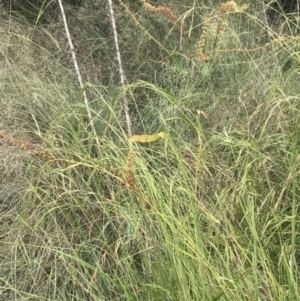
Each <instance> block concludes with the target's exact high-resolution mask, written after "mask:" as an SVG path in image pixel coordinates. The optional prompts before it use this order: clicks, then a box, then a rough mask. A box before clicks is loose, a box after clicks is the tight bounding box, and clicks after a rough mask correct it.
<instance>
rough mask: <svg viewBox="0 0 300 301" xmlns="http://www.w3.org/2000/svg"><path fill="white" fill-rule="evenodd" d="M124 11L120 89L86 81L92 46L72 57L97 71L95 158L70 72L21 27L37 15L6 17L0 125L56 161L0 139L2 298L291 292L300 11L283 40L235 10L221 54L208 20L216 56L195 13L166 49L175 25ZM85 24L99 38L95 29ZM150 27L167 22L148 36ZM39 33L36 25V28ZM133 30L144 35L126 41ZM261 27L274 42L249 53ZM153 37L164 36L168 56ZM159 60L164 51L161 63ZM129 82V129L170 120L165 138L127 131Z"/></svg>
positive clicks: (295, 269) (287, 296) (265, 296)
mask: <svg viewBox="0 0 300 301" xmlns="http://www.w3.org/2000/svg"><path fill="white" fill-rule="evenodd" d="M170 7H172V10H173V11H174V14H176V15H178V16H180V15H182V16H185V18H186V20H188V19H189V18H191V19H193V20H194V22H198V21H199V20H198V21H197V16H198V15H201V16H203V20H204V16H205V15H206V20H208V18H209V17H208V15H207V13H208V12H209V13H211V14H212V16H214V17H212V19H216V18H215V17H216V16H217V12H218V6H217V5H214V4H213V3H211V2H210V3H209V8H205V9H204V7H203V5H202V2H201V1H198V2H197V1H196V2H195V5H194V10H192V9H191V7H188V6H186V7H183V6H179V5H178V6H175V5H174V6H171V4H170ZM129 8H130V7H129ZM85 9H89V8H88V7H87V8H85ZM122 9H124V8H122V6H120V7H117V8H116V10H117V14H118V11H119V13H120V12H122V14H123V16H124V18H123V19H122V20H120V23H121V24H122V25H124V23H126V22H127V23H126V26H127V27H128V28H126V30H125V29H124V28H125V27H124V26H123V27H122V29H123V30H124V32H123V33H122V34H121V35H120V38H121V45H122V46H121V48H122V47H125V46H128V52H125V50H124V48H123V51H124V57H123V60H124V62H125V68H128V73H127V74H128V78H127V80H128V82H129V83H128V84H127V85H126V91H124V89H119V88H118V87H117V86H116V85H114V84H113V75H111V82H108V81H107V77H105V79H104V82H99V81H97V80H98V76H96V75H95V77H93V74H94V73H93V72H94V71H95V68H96V66H97V64H99V65H100V63H99V61H98V60H97V59H96V58H97V53H96V48H97V47H98V46H97V47H96V44H97V43H99V41H95V40H92V39H91V41H92V45H91V44H89V45H88V46H87V47H86V49H87V50H86V51H87V52H84V56H83V57H81V58H80V62H81V64H82V66H84V67H85V68H86V69H85V72H86V74H88V70H89V68H90V70H92V71H91V73H90V75H85V76H86V77H87V78H88V79H89V83H88V84H86V86H85V89H86V91H87V93H88V96H89V98H90V101H91V106H92V108H93V112H92V113H93V116H94V118H95V127H96V130H97V132H98V135H99V139H100V141H101V154H100V156H96V155H95V146H94V144H93V141H94V139H93V138H94V137H92V134H91V133H90V132H89V130H88V125H87V122H86V118H85V110H84V106H83V104H82V99H81V98H82V97H81V92H82V91H80V90H79V89H78V88H76V81H75V79H74V78H73V77H72V69H71V68H66V65H65V67H63V64H65V62H64V63H63V64H62V63H61V61H60V60H59V59H57V60H55V58H54V57H53V55H52V54H51V53H49V51H48V50H47V47H48V46H49V45H45V46H44V47H40V46H39V45H40V44H39V43H35V42H34V40H33V38H32V36H30V35H26V34H25V32H26V30H28V28H31V27H30V25H28V24H24V23H22V22H20V20H17V19H14V18H11V19H9V21H5V18H4V17H3V20H2V21H1V24H2V28H4V29H5V34H3V36H1V40H3V41H2V42H3V43H1V45H2V46H1V54H2V57H3V58H2V59H1V65H2V67H3V68H1V80H0V88H1V93H2V98H1V108H2V110H1V112H0V114H1V120H0V129H2V130H5V131H6V132H7V133H9V134H10V135H11V136H13V137H14V138H16V139H18V140H20V141H22V142H24V143H26V144H28V145H30V146H33V147H35V148H36V149H40V150H41V152H42V153H44V154H45V155H47V154H49V155H55V156H56V157H50V160H47V158H46V157H47V156H42V157H41V158H38V157H36V156H34V154H32V152H30V151H29V152H24V151H22V150H19V149H18V148H14V147H12V146H11V145H9V144H7V143H6V142H3V143H1V145H0V151H1V154H2V156H1V157H2V159H1V161H2V162H1V164H2V167H1V173H0V177H1V182H0V183H1V184H0V192H1V194H0V220H1V226H0V229H1V231H0V300H62V301H65V300H212V301H213V300H214V301H216V300H222V301H223V300H228V301H229V300H247V301H248V300H272V301H273V300H274V301H275V300H276V301H281V300H282V301H283V300H298V299H300V294H299V284H298V277H299V275H300V274H299V256H300V254H299V226H298V225H299V208H298V207H299V205H298V203H299V202H298V197H299V188H300V185H299V183H300V182H299V163H300V157H299V151H298V150H299V141H298V139H299V138H298V136H299V135H298V128H299V125H300V119H299V92H300V91H299V90H300V88H299V85H298V77H299V72H300V70H299V66H298V63H297V62H298V60H299V54H298V40H297V38H296V37H294V36H293V32H294V31H295V30H296V29H297V24H296V23H295V22H294V19H293V17H292V16H291V18H290V20H288V19H286V20H285V21H284V22H283V23H282V30H283V31H287V30H288V29H290V32H289V33H288V34H289V38H287V39H286V38H284V39H283V38H281V37H282V36H281V33H280V32H277V31H275V29H274V31H273V28H272V27H270V26H269V25H268V24H266V23H263V22H265V19H264V18H260V15H259V14H258V13H256V11H255V9H253V8H252V7H249V9H248V10H247V11H245V12H244V13H243V14H242V15H238V14H235V13H228V16H226V18H224V22H223V23H222V29H221V30H220V31H219V33H218V43H217V46H216V48H215V49H213V48H211V49H210V48H209V47H210V43H212V42H213V39H210V38H212V37H213V33H214V32H215V31H214V28H215V27H213V26H212V27H210V28H208V30H210V31H211V35H208V36H207V38H206V39H207V40H206V46H205V47H207V49H206V54H210V56H209V57H210V61H208V62H207V63H203V62H201V61H200V60H199V58H197V57H196V54H197V50H198V46H199V39H200V37H201V28H202V26H204V24H203V23H201V22H200V23H199V24H197V23H194V25H193V27H192V31H191V37H193V39H192V40H191V41H190V45H188V44H182V48H178V49H177V50H176V51H175V52H174V53H173V54H172V56H171V57H168V56H169V53H168V51H169V52H170V53H171V52H172V50H174V47H173V46H174V45H175V44H176V43H177V40H176V39H177V38H178V37H180V26H178V24H173V25H174V28H173V27H171V26H172V24H170V22H171V21H172V20H168V18H167V17H168V16H166V15H156V14H154V15H153V14H151V15H150V12H149V11H147V10H146V9H144V8H143V7H142V8H141V11H140V14H141V16H142V19H141V22H143V24H142V25H143V26H145V28H146V27H148V28H149V32H148V33H147V34H146V33H145V31H143V30H141V28H138V27H137V26H136V25H137V24H136V23H135V22H134V21H133V20H132V16H131V15H130V14H128V11H127V12H126V11H122ZM184 9H185V11H184V12H183V11H181V10H184ZM70 11H71V8H69V12H70ZM132 11H133V9H132ZM185 12H186V14H185ZM125 13H126V15H124V14H125ZM132 13H133V12H132ZM193 14H195V15H194V16H193ZM79 16H82V15H79ZM147 17H149V19H147ZM74 18H75V17H74ZM148 20H149V21H148ZM151 20H152V21H153V20H155V22H156V23H155V22H152V21H151ZM186 20H183V21H186ZM81 21H82V22H84V21H83V20H81ZM150 21H151V24H150ZM147 22H148V23H149V24H148V23H147ZM167 22H168V23H167ZM75 24H76V22H75ZM160 24H165V27H160ZM167 25H168V26H169V27H167ZM85 26H86V27H84V28H86V29H87V30H86V34H87V35H88V34H90V35H91V36H92V35H93V34H94V33H93V29H94V26H95V24H94V23H92V24H91V27H90V31H89V30H88V27H87V24H85ZM155 26H158V27H160V28H162V29H161V31H160V32H158V33H157V36H155V34H156V32H155V30H154V29H155ZM267 26H269V27H267ZM170 27H171V28H173V29H172V30H170V29H168V30H170V31H169V32H168V33H169V35H168V36H167V33H166V32H164V30H165V28H170ZM265 28H267V30H266V29H265ZM78 29H79V27H78V28H77V29H76V28H74V32H77V33H78ZM35 30H36V36H37V37H40V36H42V32H43V29H42V28H40V27H38V26H37V27H36V28H35ZM131 32H132V33H133V36H132V37H135V36H138V37H139V39H138V40H136V39H134V40H133V41H132V43H131V40H130V35H129V33H131ZM270 32H271V33H272V34H273V35H274V36H275V38H274V40H273V41H275V42H274V43H273V42H272V46H271V47H262V48H264V49H258V50H256V51H252V50H253V49H254V48H257V47H261V46H262V45H264V43H265V41H263V39H265V38H266V35H268V34H270ZM78 34H79V33H78ZM148 34H150V35H153V37H154V38H157V40H159V39H160V35H162V36H165V37H168V38H167V39H166V40H165V41H164V47H165V49H166V50H168V51H165V50H164V49H162V48H159V46H158V45H157V44H155V43H153V40H152V41H149V39H148V37H149V35H148ZM263 34H265V36H264V38H263ZM259 35H261V37H262V38H261V39H260V38H259V37H258V36H259ZM53 38H56V36H55V34H54V33H53ZM102 38H103V37H102V36H101V37H100V39H102ZM122 38H123V39H122ZM57 39H58V38H57ZM78 39H79V37H78ZM86 39H88V36H85V37H84V41H86ZM78 41H80V39H79V40H78ZM52 42H53V40H52ZM102 42H103V43H104V44H105V47H107V48H109V47H108V46H109V42H108V41H107V42H105V39H104V38H103V39H102ZM269 42H270V41H269V40H268V41H267V43H269ZM20 43H22V49H21V48H20V46H18V45H20ZM49 43H51V41H49ZM93 43H95V44H93ZM211 45H213V44H211ZM137 46H138V47H137ZM5 47H9V48H10V49H16V51H15V52H9V51H8V48H5ZM18 47H19V48H18ZM49 47H50V46H49ZM79 47H83V46H79ZM90 47H91V48H90ZM93 47H95V48H93ZM105 47H104V50H103V49H102V50H101V51H105V49H106V48H105ZM242 47H245V49H244V50H243V51H233V49H238V48H242ZM133 48H135V49H136V53H135V54H134V55H133V54H132V53H131V51H132V49H133ZM147 48H148V49H149V50H150V51H148V52H145V49H147ZM224 49H227V50H226V51H224V52H222V51H221V50H224ZM230 49H232V51H231V50H230ZM247 49H248V50H247ZM21 51H23V55H21ZM33 53H34V54H33ZM190 53H194V54H195V57H194V58H191V59H190V58H189V54H190ZM37 56H38V58H39V59H36V57H37ZM106 56H107V57H109V56H111V50H110V49H107V52H106ZM154 58H155V61H156V63H157V61H158V59H159V60H160V59H161V58H162V59H164V60H165V61H164V62H161V65H159V64H158V65H159V68H156V66H157V65H154V64H153V63H152V62H153V60H154ZM156 59H157V60H156ZM111 61H113V57H111ZM54 62H55V64H54ZM106 64H107V63H106V62H105V63H103V68H104V70H105V71H102V72H104V73H105V72H108V69H105V68H106ZM41 66H42V67H41ZM132 66H133V67H134V69H133V68H131V67H132ZM38 67H39V68H38ZM147 68H149V72H148V74H146V75H145V73H144V71H145V70H147ZM112 70H113V69H112ZM105 74H106V75H107V74H108V73H105ZM124 93H126V94H127V95H128V96H129V98H130V100H131V102H130V112H131V118H132V124H133V131H134V133H135V134H145V133H154V132H158V131H163V132H165V133H166V137H165V138H164V139H162V140H159V141H156V142H153V143H148V144H147V143H146V144H139V143H129V142H128V137H127V135H126V132H125V126H124V115H123V111H122V110H121V109H120V108H121V100H122V99H123V96H124ZM48 158H49V156H48Z"/></svg>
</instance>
